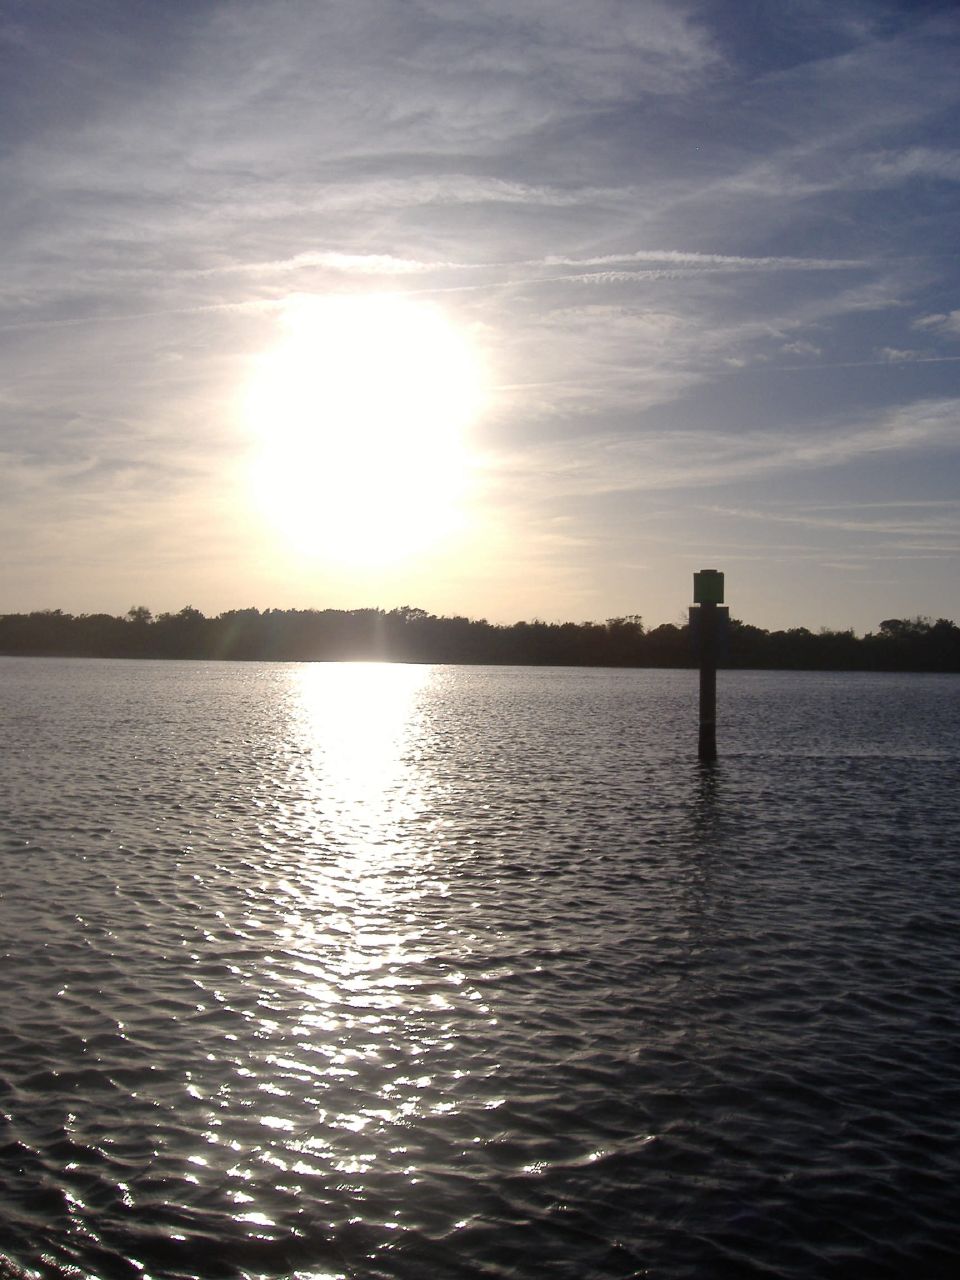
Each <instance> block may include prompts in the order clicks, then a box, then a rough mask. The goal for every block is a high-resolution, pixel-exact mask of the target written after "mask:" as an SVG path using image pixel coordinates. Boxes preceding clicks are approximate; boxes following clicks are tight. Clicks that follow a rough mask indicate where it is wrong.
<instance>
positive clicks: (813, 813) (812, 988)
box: [0, 659, 960, 1280]
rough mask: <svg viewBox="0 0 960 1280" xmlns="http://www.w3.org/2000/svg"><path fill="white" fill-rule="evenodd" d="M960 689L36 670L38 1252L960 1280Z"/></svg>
mask: <svg viewBox="0 0 960 1280" xmlns="http://www.w3.org/2000/svg"><path fill="white" fill-rule="evenodd" d="M958 695H960V679H958V678H956V677H949V676H944V677H939V676H891V675H883V676H873V675H842V676H841V675H829V674H827V675H823V674H777V673H750V672H737V673H734V672H723V673H721V676H720V722H721V728H720V748H721V760H720V762H719V764H718V766H717V767H716V768H715V769H709V768H703V767H700V766H698V765H697V764H696V762H695V761H694V760H693V759H692V758H691V757H692V754H693V749H694V747H695V738H696V730H695V724H694V716H695V702H696V699H695V675H694V674H693V673H690V672H654V671H604V670H587V671H570V670H542V669H495V668H462V667H461V668H457V667H446V668H442V667H441V668H429V667H404V666H393V667H389V666H387V667H384V666H375V665H371V666H365V665H295V664H291V665H261V664H250V665H239V664H238V665H231V664H216V663H211V664H199V663H123V662H108V661H103V662H98V661H87V662H84V661H67V660H63V661H61V660H54V659H47V660H30V659H2V660H0V705H2V710H3V719H2V727H0V741H2V745H3V759H4V775H3V783H2V792H0V795H2V813H0V877H2V879H0V884H2V898H0V956H2V964H3V971H2V979H3V991H4V1000H3V1002H2V1007H0V1275H7V1274H9V1275H14V1276H24V1275H25V1276H43V1277H46V1276H56V1277H59V1276H65V1277H66V1276H69V1277H98V1278H100V1277H103V1278H106V1280H112V1278H113V1277H122V1278H126V1277H130V1278H131V1280H133V1278H142V1277H154V1278H156V1280H160V1278H167V1277H204V1278H206V1277H224V1278H227V1277H239V1276H251V1277H252V1276H265V1277H280V1276H283V1277H300V1278H303V1280H306V1278H307V1277H311V1278H315V1280H320V1278H321V1277H322V1278H325V1280H332V1278H334V1277H343V1278H348V1277H349V1278H351V1280H352V1278H354V1277H355V1278H357V1280H366V1278H367V1277H371V1278H376V1277H390V1278H403V1280H406V1278H410V1280H413V1278H417V1280H419V1278H421V1277H430V1278H433V1277H437V1278H440V1280H444V1278H446V1277H449V1278H450V1280H455V1278H459V1277H491V1278H493V1277H500V1278H503V1280H506V1277H511V1278H513V1280H525V1278H527V1277H530V1278H532V1277H540V1276H547V1277H571V1278H573V1277H576V1278H578V1280H582V1278H587V1280H589V1278H591V1277H597V1278H607V1277H611V1278H613V1277H615V1278H623V1277H633V1276H649V1277H652V1278H654V1280H674V1278H680V1277H691V1278H693V1277H696V1280H702V1278H703V1277H708V1278H709V1277H731V1278H733V1277H736V1278H738V1280H739V1278H740V1277H750V1276H778V1277H780V1276H782V1277H798V1278H799V1277H818V1278H819V1277H832V1276H851V1277H869V1278H871V1280H872V1278H874V1277H884V1276H910V1277H922V1278H929V1277H939V1276H944V1277H945V1276H947V1275H951V1276H952V1275H953V1273H954V1264H955V1261H956V1258H957V1256H958V1252H960V1228H958V1224H960V1191H958V1186H960V1180H958V1175H960V1158H958V1151H960V1090H958V1086H957V1063H958V1062H960V1027H958V1021H960V1019H958V1012H957V998H958V995H960V982H958V978H960V960H958V938H960V895H958V893H957V889H958V884H957V881H958V872H957V863H958V852H960V787H958V782H960V769H958V764H957V760H958V753H957V743H958V740H960V738H958V729H960V696H958Z"/></svg>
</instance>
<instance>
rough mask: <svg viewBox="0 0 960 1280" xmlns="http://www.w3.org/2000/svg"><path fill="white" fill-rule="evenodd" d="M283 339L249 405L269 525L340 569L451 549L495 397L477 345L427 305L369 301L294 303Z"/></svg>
mask: <svg viewBox="0 0 960 1280" xmlns="http://www.w3.org/2000/svg"><path fill="white" fill-rule="evenodd" d="M284 328H285V333H284V336H283V338H282V340H281V341H280V342H279V344H278V345H277V346H276V347H275V348H274V349H273V350H272V351H269V352H267V353H265V354H264V355H262V356H260V357H259V358H258V359H257V361H256V362H255V365H254V368H253V372H252V376H251V379H250V383H249V385H248V387H247V394H246V411H247V415H248V417H249V421H250V424H251V426H252V428H253V431H254V434H255V436H256V439H257V456H256V458H255V461H254V469H253V485H254V490H255V494H256V498H257V501H258V503H259V504H260V506H261V507H262V509H263V510H264V513H265V515H266V517H267V518H268V520H269V521H270V522H271V523H272V524H273V525H275V526H276V527H277V528H278V529H279V530H280V531H281V533H282V534H283V535H284V536H285V537H286V538H287V539H288V540H289V541H290V542H291V543H292V544H293V545H294V546H295V547H297V548H298V549H299V550H300V551H301V552H304V553H307V554H311V555H323V556H325V557H329V558H331V559H333V560H336V561H338V562H341V563H353V564H369V565H374V564H383V563H387V562H390V561H393V560H397V559H400V558H403V557H406V556H408V555H410V554H412V553H414V552H417V551H421V550H425V549H428V548H430V547H432V546H434V545H436V544H438V543H440V542H442V541H443V540H444V538H445V537H447V536H448V535H449V534H450V533H452V532H454V531H455V530H456V528H457V527H458V526H459V524H460V523H461V521H462V518H463V506H464V502H465V499H466V489H467V481H468V476H469V466H468V462H469V459H468V454H467V448H466V438H465V437H466V430H467V428H468V426H469V425H470V423H471V421H472V420H473V419H474V418H475V417H476V416H477V414H478V413H479V411H480V408H481V406H482V402H483V396H484V390H483V377H482V371H481V366H480V361H479V358H478V356H477V354H476V353H475V352H474V350H473V349H472V347H471V344H470V342H469V341H468V339H467V337H466V335H465V334H463V333H462V332H460V331H459V330H458V329H457V328H456V327H455V325H454V324H453V323H452V322H451V321H450V320H449V319H448V318H447V317H446V316H445V315H444V313H443V312H442V311H441V310H440V309H439V308H438V307H436V306H433V305H431V304H429V303H421V302H416V301H411V300H408V299H405V298H396V297H383V296H370V295H351V296H340V295H335V296H327V297H316V296H313V297H298V298H294V299H291V300H290V301H289V302H288V304H287V306H286V309H285V312H284Z"/></svg>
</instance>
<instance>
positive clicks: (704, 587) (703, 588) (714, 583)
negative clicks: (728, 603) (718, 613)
mask: <svg viewBox="0 0 960 1280" xmlns="http://www.w3.org/2000/svg"><path fill="white" fill-rule="evenodd" d="M693 602H694V604H723V574H722V573H721V572H720V571H719V570H718V569H701V570H700V572H699V573H695V574H694V575H693Z"/></svg>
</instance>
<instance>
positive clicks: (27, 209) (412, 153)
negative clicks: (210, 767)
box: [0, 0, 960, 633]
mask: <svg viewBox="0 0 960 1280" xmlns="http://www.w3.org/2000/svg"><path fill="white" fill-rule="evenodd" d="M958 46H960V10H958V8H957V6H956V5H955V4H954V3H922V2H920V0H910V3H902V4H901V3H892V2H891V3H888V2H886V0H865V2H864V3H859V2H857V0H830V2H829V3H824V2H821V0H792V2H791V3H789V4H784V3H782V0H768V2H764V0H728V2H722V0H701V2H695V3H689V4H685V3H683V2H682V0H679V2H676V0H669V2H667V0H590V2H589V3H584V0H272V2H271V3H268V4H265V3H263V0H254V2H251V3H247V2H246V0H221V2H220V3H212V2H209V3H201V2H199V0H178V3H177V4H163V5H161V4H157V3H155V0H102V2H101V0H70V2H67V0H0V147H2V173H3V181H2V187H0V267H2V269H0V539H2V547H3V552H2V558H0V613H13V612H25V611H28V610H32V609H43V608H62V609H64V610H67V611H69V612H72V613H96V612H106V613H111V614H122V613H125V612H126V610H127V609H129V608H130V607H131V606H133V605H138V604H145V605H147V606H148V607H149V608H151V609H152V610H153V611H154V612H157V613H158V612H161V611H174V612H175V611H177V610H179V609H180V608H182V607H183V606H185V605H187V604H189V605H192V606H193V607H195V608H199V609H201V610H203V612H205V613H207V614H216V613H219V612H222V611H224V610H227V609H232V608H244V607H249V606H257V607H260V608H267V607H275V608H360V607H368V606H378V607H382V608H386V609H389V608H394V607H397V606H400V605H403V604H410V605H413V606H417V607H421V608H425V609H427V610H429V611H430V612H435V613H444V614H465V615H467V616H470V617H477V618H479V617H485V618H488V619H489V620H490V621H494V622H512V621H515V620H517V619H520V618H525V619H532V618H535V617H539V618H543V619H547V620H551V621H552V620H569V621H578V622H579V621H585V620H588V619H590V620H603V619H605V618H608V617H614V616H620V615H624V614H640V615H642V617H643V618H644V621H645V622H646V623H647V625H648V626H655V625H657V624H659V623H662V622H677V621H680V620H681V618H682V615H683V611H684V610H685V609H686V607H687V606H688V605H689V604H690V602H691V600H692V575H693V572H694V571H695V570H697V569H700V568H718V569H721V570H722V571H723V572H724V573H725V575H726V587H727V593H726V598H727V602H728V603H729V605H730V608H731V612H732V614H733V615H734V616H735V617H739V618H742V619H743V620H745V621H747V622H751V623H754V624H755V625H758V626H763V627H768V628H779V627H792V626H807V627H810V628H811V629H814V630H816V629H818V628H819V627H821V626H826V627H831V628H848V627H852V628H853V629H855V630H856V631H857V632H858V633H863V632H865V631H870V630H876V628H877V626H878V624H879V622H880V621H881V620H883V619H885V618H889V617H910V616H914V615H918V614H919V615H929V616H932V617H948V618H952V619H954V620H960V556H958V553H960V263H958V258H957V245H958V238H960V237H958V228H960V221H958V199H957V193H958V181H960V110H958V108H960V75H958V74H957V67H958V66H960V56H958V55H960V48H958Z"/></svg>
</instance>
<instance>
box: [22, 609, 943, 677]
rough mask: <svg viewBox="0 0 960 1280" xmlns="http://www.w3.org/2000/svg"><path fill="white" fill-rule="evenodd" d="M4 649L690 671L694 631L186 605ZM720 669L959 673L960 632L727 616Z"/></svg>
mask: <svg viewBox="0 0 960 1280" xmlns="http://www.w3.org/2000/svg"><path fill="white" fill-rule="evenodd" d="M0 653H2V654H7V655H10V654H14V655H17V654H19V655H29V656H60V657H101V658H194V659H196V658H202V659H232V660H241V661H243V660H247V661H250V660H260V661H293V662H314V661H351V660H352V661H356V660H381V661H393V662H440V663H446V662H450V663H491V664H518V665H539V666H608V667H691V666H696V664H697V657H696V654H695V653H694V651H693V646H692V643H691V637H690V628H689V626H688V625H687V624H684V625H680V626H678V625H674V624H672V623H669V622H668V623H664V624H662V625H661V626H658V627H653V628H651V629H649V630H648V629H647V628H646V627H645V626H644V624H643V619H642V618H641V617H640V616H639V615H638V614H632V615H630V616H628V617H622V618H608V619H607V620H606V622H602V623H600V622H541V621H537V620H534V621H533V622H515V623H512V624H509V625H502V624H495V623H491V622H487V621H486V619H483V618H481V619H470V618H464V617H438V616H436V615H435V614H432V613H428V612H427V611H426V610H424V609H417V608H413V607H411V606H409V605H404V606H402V607H401V608H399V609H391V610H389V611H387V610H383V609H264V610H260V609H231V610H229V611H228V612H226V613H221V614H219V615H218V616H216V617H211V618H208V617H205V616H204V614H203V613H201V612H200V610H199V609H195V608H193V607H192V606H191V605H187V606H185V607H184V608H183V609H181V610H180V611H179V612H178V613H161V614H158V615H157V616H156V617H154V615H153V614H152V613H151V611H150V610H149V609H148V608H146V606H144V605H137V606H134V607H133V608H132V609H130V610H129V611H128V612H127V614H126V615H125V616H124V617H113V616H112V615H110V614H105V613H91V614H79V615H73V614H70V613H64V612H63V611H62V610H60V609H44V610H40V611H36V612H33V613H26V614H23V613H11V614H5V615H0ZM721 665H722V666H726V667H747V668H770V669H798V670H833V671H940V672H960V627H958V626H957V625H956V624H955V623H953V622H950V621H948V620H947V619H946V618H939V619H937V620H936V621H933V620H932V619H930V618H919V617H918V618H888V619H886V620H885V621H883V622H881V623H880V624H879V627H878V629H877V630H876V631H875V632H868V633H867V634H866V635H864V636H857V635H855V634H854V632H853V631H832V630H829V629H827V628H821V630H819V631H817V632H813V631H809V630H808V629H807V628H806V627H794V628H792V629H790V630H787V631H766V630H764V629H763V628H761V627H755V626H752V625H750V624H749V623H745V622H742V621H740V620H739V619H731V620H730V622H729V626H728V628H727V635H726V639H725V642H724V644H723V647H722V652H721Z"/></svg>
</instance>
